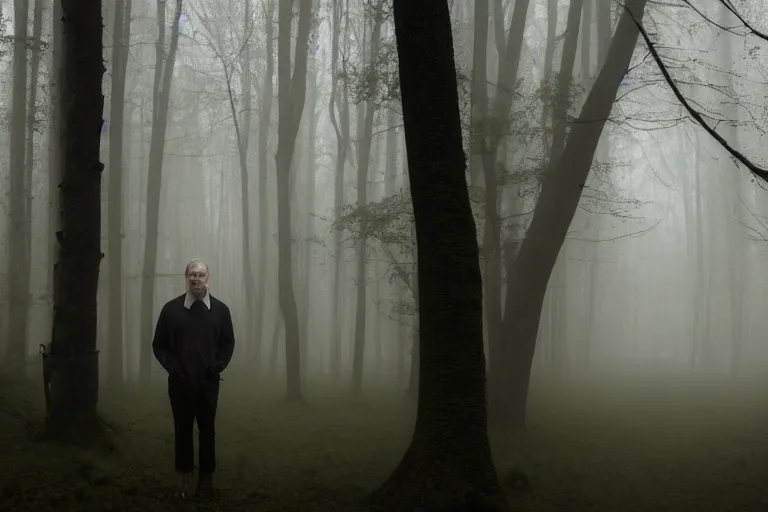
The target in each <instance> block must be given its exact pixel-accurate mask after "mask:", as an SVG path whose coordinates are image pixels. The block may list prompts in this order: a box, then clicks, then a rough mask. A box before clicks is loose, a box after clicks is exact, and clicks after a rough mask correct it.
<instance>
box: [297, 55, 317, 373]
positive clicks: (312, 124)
mask: <svg viewBox="0 0 768 512" xmlns="http://www.w3.org/2000/svg"><path fill="white" fill-rule="evenodd" d="M310 75H311V77H310V78H309V80H308V81H309V83H310V84H311V87H312V90H311V91H310V93H309V95H310V98H311V100H310V101H309V102H308V105H307V106H308V107H309V119H308V120H307V132H308V136H307V139H308V140H307V154H306V161H305V167H306V171H305V172H306V178H307V183H306V184H305V187H304V201H303V203H304V207H305V208H306V209H307V210H306V212H305V214H304V236H303V237H302V238H303V239H304V241H303V243H302V245H301V248H302V253H303V254H302V257H301V261H302V267H303V269H302V280H303V281H304V282H303V284H302V286H301V290H302V295H303V297H304V298H303V301H302V302H303V308H302V310H303V311H302V314H301V329H299V332H300V333H301V339H302V341H303V345H302V347H301V367H302V369H303V376H302V377H303V378H302V380H303V381H304V382H306V378H307V374H308V373H309V359H310V356H309V347H310V344H311V343H312V342H310V339H309V323H310V320H311V316H312V315H311V312H312V244H313V243H314V238H315V179H316V176H315V152H316V146H317V141H316V140H315V138H316V136H317V92H316V90H317V66H316V65H313V67H312V72H311V73H310ZM313 341H314V342H315V345H317V344H316V341H317V340H316V339H315V340H313Z"/></svg>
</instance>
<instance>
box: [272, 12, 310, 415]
mask: <svg viewBox="0 0 768 512" xmlns="http://www.w3.org/2000/svg"><path fill="white" fill-rule="evenodd" d="M292 18H293V12H292V5H291V4H290V3H288V2H280V4H279V10H278V36H277V95H278V96H277V103H278V109H279V112H280V121H279V126H278V135H277V137H278V138H277V152H276V154H275V165H276V166H277V237H278V264H277V265H278V270H277V279H278V287H279V290H278V295H279V302H280V311H281V312H282V314H283V321H284V323H285V367H286V372H285V373H286V399H287V400H288V401H289V402H299V401H302V400H303V395H302V390H301V357H300V341H299V317H298V311H297V309H296V297H295V294H294V291H293V277H292V275H291V268H292V257H291V256H292V255H291V252H292V250H291V238H292V234H291V203H290V200H291V187H290V178H291V176H290V174H291V161H292V160H293V152H294V147H295V145H296V135H297V134H298V131H299V123H300V122H301V116H302V113H303V112H304V100H305V98H306V94H307V53H308V46H309V31H310V25H311V24H310V21H311V18H312V0H299V31H298V34H297V37H296V47H295V57H294V63H293V64H294V66H293V67H294V70H293V76H291V19H292Z"/></svg>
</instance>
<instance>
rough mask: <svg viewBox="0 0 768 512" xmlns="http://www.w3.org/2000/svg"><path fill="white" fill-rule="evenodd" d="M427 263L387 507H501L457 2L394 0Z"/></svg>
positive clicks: (413, 182)
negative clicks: (402, 444)
mask: <svg viewBox="0 0 768 512" xmlns="http://www.w3.org/2000/svg"><path fill="white" fill-rule="evenodd" d="M394 18H395V35H396V39H397V54H398V58H399V61H400V87H401V94H402V104H403V117H404V125H405V138H406V147H407V153H408V166H409V180H410V186H411V196H412V199H413V211H414V216H415V223H416V239H417V247H418V263H419V274H418V282H419V290H420V293H419V317H420V337H421V339H420V344H419V346H420V382H419V404H418V412H417V419H416V425H415V428H414V432H413V438H412V440H411V444H410V446H409V447H408V450H407V451H406V453H405V455H404V457H403V459H402V460H401V462H400V464H399V465H398V467H397V468H396V469H395V471H394V472H393V473H392V475H391V476H390V477H389V478H388V479H387V481H386V482H385V483H384V485H383V486H382V488H381V489H380V491H379V493H378V494H377V496H376V498H378V500H379V501H380V503H381V504H383V505H384V507H385V508H386V509H387V510H459V509H461V510H488V509H494V508H502V507H503V506H504V504H503V499H501V490H500V487H499V485H498V480H497V476H496V470H495V468H494V464H493V460H492V458H491V449H490V445H489V442H488V433H487V418H486V397H485V392H486V386H485V357H484V354H483V318H482V315H483V312H482V282H481V277H480V263H479V251H478V245H477V241H476V240H477V239H476V231H475V224H474V219H473V217H472V209H471V206H470V202H469V192H468V188H467V182H466V179H465V170H466V163H465V158H464V150H463V147H462V138H461V121H460V116H459V104H458V101H459V100H458V92H457V85H456V69H455V64H454V59H453V37H452V34H451V20H450V14H449V11H448V4H447V2H413V1H409V0H394Z"/></svg>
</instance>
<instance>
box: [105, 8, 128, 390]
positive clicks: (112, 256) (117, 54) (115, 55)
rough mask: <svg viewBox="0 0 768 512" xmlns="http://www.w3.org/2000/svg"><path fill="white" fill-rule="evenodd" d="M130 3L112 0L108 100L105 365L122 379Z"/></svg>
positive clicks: (114, 379)
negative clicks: (107, 318)
mask: <svg viewBox="0 0 768 512" xmlns="http://www.w3.org/2000/svg"><path fill="white" fill-rule="evenodd" d="M131 4H132V0H116V2H115V22H114V25H113V32H112V39H113V46H112V98H111V105H110V107H109V115H110V117H111V119H112V122H111V124H110V129H109V182H108V187H109V190H108V194H109V196H108V202H107V216H108V226H109V228H108V233H109V235H108V236H109V238H108V244H109V246H108V247H109V248H108V250H107V254H108V257H109V342H110V350H109V354H108V355H109V363H108V368H109V371H108V373H107V374H108V377H109V379H110V381H111V382H113V383H116V384H120V383H122V380H123V124H124V123H123V119H124V117H125V116H124V114H125V78H126V69H127V67H128V44H129V42H130V35H131Z"/></svg>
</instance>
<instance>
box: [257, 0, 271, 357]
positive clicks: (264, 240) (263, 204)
mask: <svg viewBox="0 0 768 512" xmlns="http://www.w3.org/2000/svg"><path fill="white" fill-rule="evenodd" d="M266 4H267V5H266V11H267V12H266V13H265V14H266V21H265V38H266V42H267V44H266V52H265V53H266V54H265V56H264V58H265V59H266V61H267V62H266V73H265V76H264V86H263V88H262V93H261V112H260V115H259V253H260V254H259V296H260V297H261V305H260V307H259V308H258V309H257V310H256V321H255V326H254V328H255V334H256V336H257V338H258V340H257V341H256V344H257V347H256V348H255V349H254V350H255V351H256V357H257V360H259V359H261V351H262V343H261V338H262V336H263V335H264V325H263V323H264V317H265V309H266V307H267V302H268V301H266V300H264V298H265V297H266V293H267V261H268V260H269V256H268V255H269V250H268V247H269V196H268V195H267V176H268V175H269V163H268V161H267V155H268V153H269V133H270V131H271V122H272V77H273V76H274V74H275V64H274V62H275V60H274V53H275V50H274V43H273V38H274V12H275V7H274V2H273V1H272V0H266Z"/></svg>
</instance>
